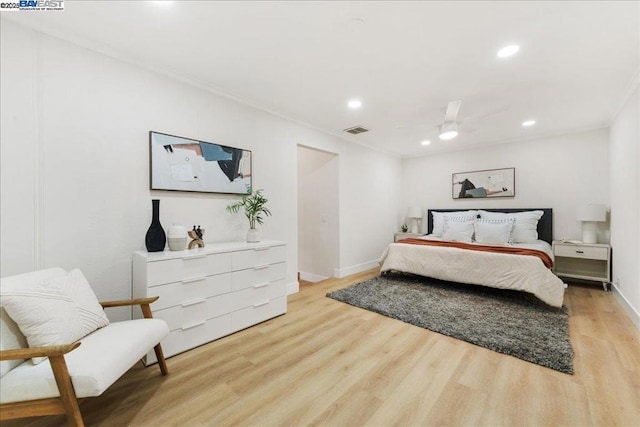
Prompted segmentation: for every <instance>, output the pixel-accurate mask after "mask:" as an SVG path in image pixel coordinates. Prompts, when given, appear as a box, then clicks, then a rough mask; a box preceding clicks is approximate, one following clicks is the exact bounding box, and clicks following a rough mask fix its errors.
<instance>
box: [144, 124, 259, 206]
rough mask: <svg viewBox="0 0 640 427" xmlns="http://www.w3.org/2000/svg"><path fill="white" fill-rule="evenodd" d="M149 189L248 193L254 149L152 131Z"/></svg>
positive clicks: (150, 136)
mask: <svg viewBox="0 0 640 427" xmlns="http://www.w3.org/2000/svg"><path fill="white" fill-rule="evenodd" d="M149 156H150V159H151V161H150V163H151V168H150V188H151V189H152V190H170V191H195V192H200V193H225V194H249V192H250V190H251V151H249V150H243V149H241V148H234V147H228V146H226V145H220V144H215V143H212V142H205V141H198V140H195V139H189V138H182V137H179V136H174V135H167V134H164V133H160V132H154V131H150V132H149Z"/></svg>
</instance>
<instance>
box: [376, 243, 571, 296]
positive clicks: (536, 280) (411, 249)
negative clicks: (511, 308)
mask: <svg viewBox="0 0 640 427" xmlns="http://www.w3.org/2000/svg"><path fill="white" fill-rule="evenodd" d="M545 243H546V242H545ZM547 245H548V244H547ZM380 263H381V264H382V268H381V269H380V271H381V272H385V271H390V270H396V271H402V272H405V273H412V274H419V275H421V276H428V277H433V278H435V279H440V280H447V281H451V282H459V283H467V284H474V285H484V286H489V287H492V288H499V289H513V290H518V291H525V292H529V293H531V294H533V295H535V296H536V297H538V298H539V299H541V300H542V301H544V302H545V303H547V304H549V305H551V306H554V307H562V300H563V297H564V289H565V287H566V285H565V284H564V283H563V282H562V280H560V279H559V278H558V277H557V276H555V275H554V274H553V273H552V272H551V270H549V269H548V268H546V267H545V266H544V264H543V263H542V260H540V258H538V257H535V256H526V255H514V254H504V253H493V252H481V251H470V250H465V249H460V248H449V247H442V246H424V245H411V244H406V243H391V244H390V245H389V247H388V248H387V249H386V250H385V252H384V254H383V255H382V257H381V259H380Z"/></svg>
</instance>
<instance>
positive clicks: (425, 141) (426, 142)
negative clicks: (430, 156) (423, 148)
mask: <svg viewBox="0 0 640 427" xmlns="http://www.w3.org/2000/svg"><path fill="white" fill-rule="evenodd" d="M420 144H422V145H429V144H431V141H429V140H428V139H425V140H424V141H422V142H421V143H420Z"/></svg>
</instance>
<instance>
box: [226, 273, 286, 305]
mask: <svg viewBox="0 0 640 427" xmlns="http://www.w3.org/2000/svg"><path fill="white" fill-rule="evenodd" d="M230 295H231V296H232V299H231V306H232V307H233V311H236V310H240V309H243V308H247V307H253V305H255V304H261V303H263V302H265V301H271V300H273V299H276V298H278V297H282V296H286V295H287V285H286V284H285V280H284V279H283V280H277V281H275V282H272V283H264V284H258V285H254V286H251V287H248V288H245V289H241V290H239V291H236V292H233V293H232V294H230Z"/></svg>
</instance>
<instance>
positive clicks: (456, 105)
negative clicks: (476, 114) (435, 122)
mask: <svg viewBox="0 0 640 427" xmlns="http://www.w3.org/2000/svg"><path fill="white" fill-rule="evenodd" d="M460 105H462V101H451V102H450V103H449V105H447V112H446V113H445V115H444V122H445V123H447V122H455V121H456V117H458V111H460Z"/></svg>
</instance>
